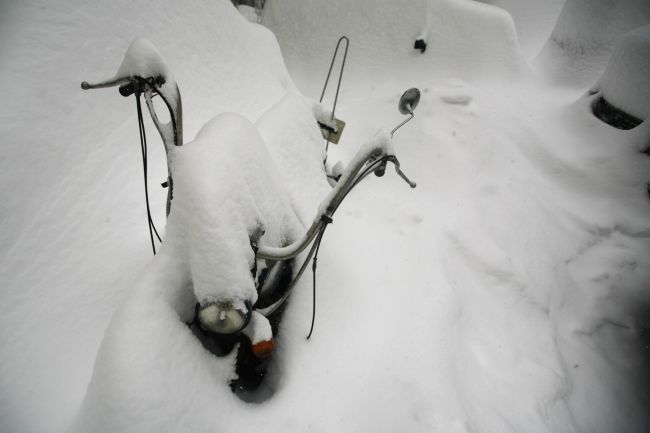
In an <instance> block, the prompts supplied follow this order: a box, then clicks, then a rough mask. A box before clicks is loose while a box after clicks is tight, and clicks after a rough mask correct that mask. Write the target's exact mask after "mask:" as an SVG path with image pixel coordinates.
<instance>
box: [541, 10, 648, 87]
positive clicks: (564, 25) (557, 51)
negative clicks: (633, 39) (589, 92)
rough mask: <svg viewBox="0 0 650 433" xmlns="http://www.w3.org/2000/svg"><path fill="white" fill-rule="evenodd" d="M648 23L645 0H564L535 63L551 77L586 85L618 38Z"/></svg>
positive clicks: (605, 60) (605, 59) (610, 51)
mask: <svg viewBox="0 0 650 433" xmlns="http://www.w3.org/2000/svg"><path fill="white" fill-rule="evenodd" d="M648 23H650V2H648V1H647V0H567V2H566V3H565V5H564V8H563V9H562V12H561V13H560V16H559V18H558V20H557V23H556V24H555V28H554V29H553V33H552V34H551V37H550V38H549V40H548V42H547V43H546V45H545V47H544V49H543V50H542V52H541V53H540V55H539V56H538V58H537V59H536V61H535V65H536V66H537V67H538V68H539V69H540V70H542V71H544V73H545V74H548V75H549V76H550V77H551V78H553V79H558V80H561V81H564V82H569V83H574V84H582V85H584V84H586V83H587V84H588V83H590V82H593V81H594V80H595V79H597V77H598V76H599V75H600V74H601V73H602V71H603V69H604V68H605V66H606V64H607V60H608V59H609V56H610V55H611V54H612V50H613V49H614V46H615V45H616V43H617V42H618V41H619V40H620V38H621V37H622V36H623V35H624V34H625V33H627V32H629V31H630V30H632V29H634V28H636V27H639V26H643V25H645V24H648Z"/></svg>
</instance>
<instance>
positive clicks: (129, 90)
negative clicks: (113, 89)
mask: <svg viewBox="0 0 650 433" xmlns="http://www.w3.org/2000/svg"><path fill="white" fill-rule="evenodd" d="M119 90H120V95H122V96H124V97H125V98H127V97H129V96H131V95H133V94H134V93H135V85H134V84H133V82H130V83H126V84H125V85H123V86H120V88H119Z"/></svg>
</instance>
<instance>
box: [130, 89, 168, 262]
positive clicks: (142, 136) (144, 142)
mask: <svg viewBox="0 0 650 433" xmlns="http://www.w3.org/2000/svg"><path fill="white" fill-rule="evenodd" d="M140 95H141V92H140V91H137V92H136V95H135V103H136V108H137V110H138V129H139V132H140V151H141V153H142V171H143V175H144V197H145V202H146V206H147V223H148V226H149V238H150V239H151V249H152V251H153V255H154V256H155V255H156V244H155V241H154V234H155V235H156V238H157V239H158V242H162V239H161V238H160V235H159V234H158V230H156V226H155V224H154V223H153V218H152V216H151V206H150V205H149V182H148V175H147V173H148V164H147V134H146V132H145V128H144V117H143V116H142V104H141V103H140Z"/></svg>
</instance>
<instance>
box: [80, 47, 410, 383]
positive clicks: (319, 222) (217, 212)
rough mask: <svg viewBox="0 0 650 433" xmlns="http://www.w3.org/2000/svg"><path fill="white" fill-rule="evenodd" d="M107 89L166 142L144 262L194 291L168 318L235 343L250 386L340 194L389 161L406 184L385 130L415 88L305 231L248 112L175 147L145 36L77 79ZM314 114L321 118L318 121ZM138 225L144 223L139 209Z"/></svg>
mask: <svg viewBox="0 0 650 433" xmlns="http://www.w3.org/2000/svg"><path fill="white" fill-rule="evenodd" d="M113 86H117V87H119V91H120V94H122V95H123V96H130V95H135V96H136V100H137V101H138V115H139V120H140V134H141V139H142V138H143V135H144V125H143V123H142V113H141V109H140V97H141V96H144V99H145V101H146V105H147V108H148V110H149V113H150V115H151V118H152V120H153V122H154V124H155V125H156V127H157V129H158V131H159V133H160V135H161V137H162V141H163V143H164V146H165V150H166V155H167V165H168V180H167V182H166V183H167V187H168V195H167V215H168V220H167V225H166V234H165V238H164V242H162V244H161V247H160V251H159V252H158V255H156V257H155V258H154V260H159V261H166V262H164V263H173V264H174V266H172V268H173V270H171V271H170V272H173V273H174V278H177V280H178V281H183V282H186V283H185V284H186V285H187V286H188V287H187V290H188V291H191V292H192V293H193V296H192V297H191V299H192V302H191V304H192V305H186V304H188V302H180V303H179V304H184V306H181V307H178V312H179V316H180V317H181V319H183V320H186V322H187V323H188V325H189V326H190V327H191V329H192V331H193V333H194V334H195V335H196V336H197V337H198V338H199V340H201V342H202V343H203V345H204V346H205V347H206V348H207V349H208V350H210V351H211V352H212V353H214V354H216V355H218V356H223V355H227V354H229V353H230V352H232V350H234V348H235V347H238V354H237V361H236V375H237V378H236V379H235V380H234V381H233V382H232V383H231V386H232V388H233V390H234V391H235V392H240V391H244V392H245V391H250V390H254V389H256V388H257V387H258V386H259V384H260V383H261V381H262V379H263V377H264V375H265V373H266V370H267V366H268V363H269V360H270V357H271V355H272V353H273V351H274V348H275V338H276V337H277V335H278V329H279V323H280V321H281V318H282V314H283V311H284V309H285V307H286V305H287V299H288V298H289V296H290V294H291V292H292V290H293V288H294V287H295V286H296V283H297V282H298V280H299V279H300V278H301V276H302V275H303V273H304V271H305V270H306V268H307V267H308V264H309V263H310V262H311V261H312V260H314V259H315V257H316V256H317V254H318V248H319V245H320V242H321V240H322V238H323V235H324V232H325V230H326V228H327V226H328V224H329V223H331V222H332V218H333V216H334V214H335V212H336V211H337V209H338V208H339V206H340V205H341V203H342V201H343V200H344V199H345V197H346V196H347V195H348V193H349V192H350V191H351V190H352V189H353V188H354V187H355V186H356V185H358V184H359V183H360V182H361V181H362V180H363V179H364V178H366V177H367V176H368V175H370V174H371V173H374V174H375V175H377V176H383V175H384V173H385V170H386V167H387V164H388V163H392V164H393V165H394V166H395V170H396V172H397V174H398V175H399V176H400V177H401V178H403V179H404V180H405V181H406V182H407V183H408V184H409V186H411V187H412V188H414V187H415V183H414V182H412V181H411V180H409V179H408V178H407V177H406V175H405V174H404V173H403V172H402V171H401V169H400V163H399V161H398V159H397V157H396V156H395V152H394V149H393V147H392V145H391V139H392V136H393V134H394V133H395V131H396V130H397V129H398V128H400V127H401V126H402V125H404V124H405V123H406V122H408V121H409V120H410V119H412V118H413V110H414V109H415V107H416V106H417V104H418V102H419V97H420V93H419V91H418V90H417V89H414V88H413V89H409V90H407V91H406V92H405V93H404V94H403V95H402V97H401V99H400V101H399V110H400V112H401V113H402V114H405V115H409V117H408V118H407V119H406V120H404V121H403V122H402V123H400V124H399V125H398V126H397V127H395V128H394V129H393V130H392V131H391V132H390V134H388V133H382V134H379V135H377V136H376V137H375V138H373V139H372V140H370V141H369V142H367V143H366V144H365V145H363V146H362V147H361V148H360V149H359V151H358V152H357V154H356V155H355V156H354V157H353V158H352V160H351V161H350V162H349V164H348V165H347V168H346V169H345V170H344V171H343V172H342V174H340V176H336V178H337V179H336V181H335V183H334V185H333V188H332V189H331V191H330V192H329V193H328V194H327V195H326V197H325V198H324V199H323V200H322V202H321V204H320V206H319V207H318V210H317V212H316V214H315V217H314V219H313V222H312V223H311V226H309V227H308V228H306V227H305V225H304V224H302V223H301V222H300V218H297V217H296V215H295V211H294V209H293V208H292V206H291V204H290V203H289V201H288V200H287V199H286V198H284V197H283V189H282V187H281V186H280V185H278V182H276V181H275V180H274V179H276V178H277V173H276V172H275V169H274V167H273V164H270V163H269V161H272V160H273V158H271V157H270V156H269V150H268V149H267V146H266V145H265V143H264V140H263V139H262V138H261V136H260V135H259V134H258V133H257V131H256V126H255V125H254V124H252V123H251V122H250V121H248V120H246V119H245V118H243V117H242V116H240V115H236V114H232V113H226V114H222V115H219V116H217V117H216V118H214V119H212V120H211V121H209V122H208V123H207V124H206V125H205V126H204V127H203V128H202V129H201V131H200V132H199V133H198V134H197V137H196V138H195V140H194V141H192V142H190V143H186V144H183V134H182V104H181V97H180V92H179V90H178V86H177V84H176V82H175V81H174V79H173V77H172V75H171V73H170V72H169V70H168V69H167V67H166V66H165V63H164V62H163V60H162V59H161V57H160V55H159V54H158V52H157V50H156V49H155V48H154V47H153V45H152V44H151V43H150V42H148V41H146V40H144V39H138V40H136V41H134V42H133V43H132V45H131V46H130V47H129V49H128V51H127V53H126V54H125V58H124V60H123V62H122V65H121V67H120V68H119V70H118V72H117V74H116V75H115V76H114V78H112V79H109V80H106V81H102V82H98V83H94V84H89V83H87V82H83V83H82V85H81V87H82V88H83V89H96V88H102V87H113ZM154 97H160V98H161V99H162V101H163V102H164V106H165V107H166V108H167V110H168V112H169V118H170V120H169V122H167V123H164V122H162V121H161V120H160V118H161V116H158V114H157V113H156V108H155V106H154V103H153V98H154ZM296 98H297V97H296ZM316 111H318V110H315V112H316ZM316 120H317V121H319V123H320V124H321V125H327V124H328V120H327V119H316ZM315 126H316V125H315ZM335 127H336V125H335V124H334V125H330V128H335ZM145 154H146V148H145V147H143V155H145ZM322 175H323V176H324V175H325V173H324V172H323V173H322ZM145 176H146V164H145ZM244 190H245V191H247V193H246V194H243V193H242V191H244ZM149 222H150V230H151V227H152V224H151V217H150V215H149ZM151 236H152V242H153V234H152V235H151ZM154 252H155V250H154ZM312 326H313V322H312ZM310 334H311V331H310Z"/></svg>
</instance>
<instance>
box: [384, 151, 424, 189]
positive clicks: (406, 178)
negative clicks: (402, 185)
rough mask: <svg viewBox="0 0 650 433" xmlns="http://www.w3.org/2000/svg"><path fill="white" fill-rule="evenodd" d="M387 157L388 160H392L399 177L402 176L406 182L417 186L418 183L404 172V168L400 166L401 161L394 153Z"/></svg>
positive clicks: (412, 186) (411, 185)
mask: <svg viewBox="0 0 650 433" xmlns="http://www.w3.org/2000/svg"><path fill="white" fill-rule="evenodd" d="M386 159H387V160H388V161H390V162H392V163H393V164H394V165H395V171H396V172H397V174H399V177H401V178H402V179H404V182H406V183H408V185H409V186H410V187H411V188H415V187H416V186H417V183H415V182H413V181H412V180H411V179H409V178H408V177H407V176H406V175H405V174H404V172H403V171H402V169H401V168H400V163H399V161H398V160H397V158H396V157H395V156H394V155H391V156H388V157H387V158H386Z"/></svg>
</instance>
